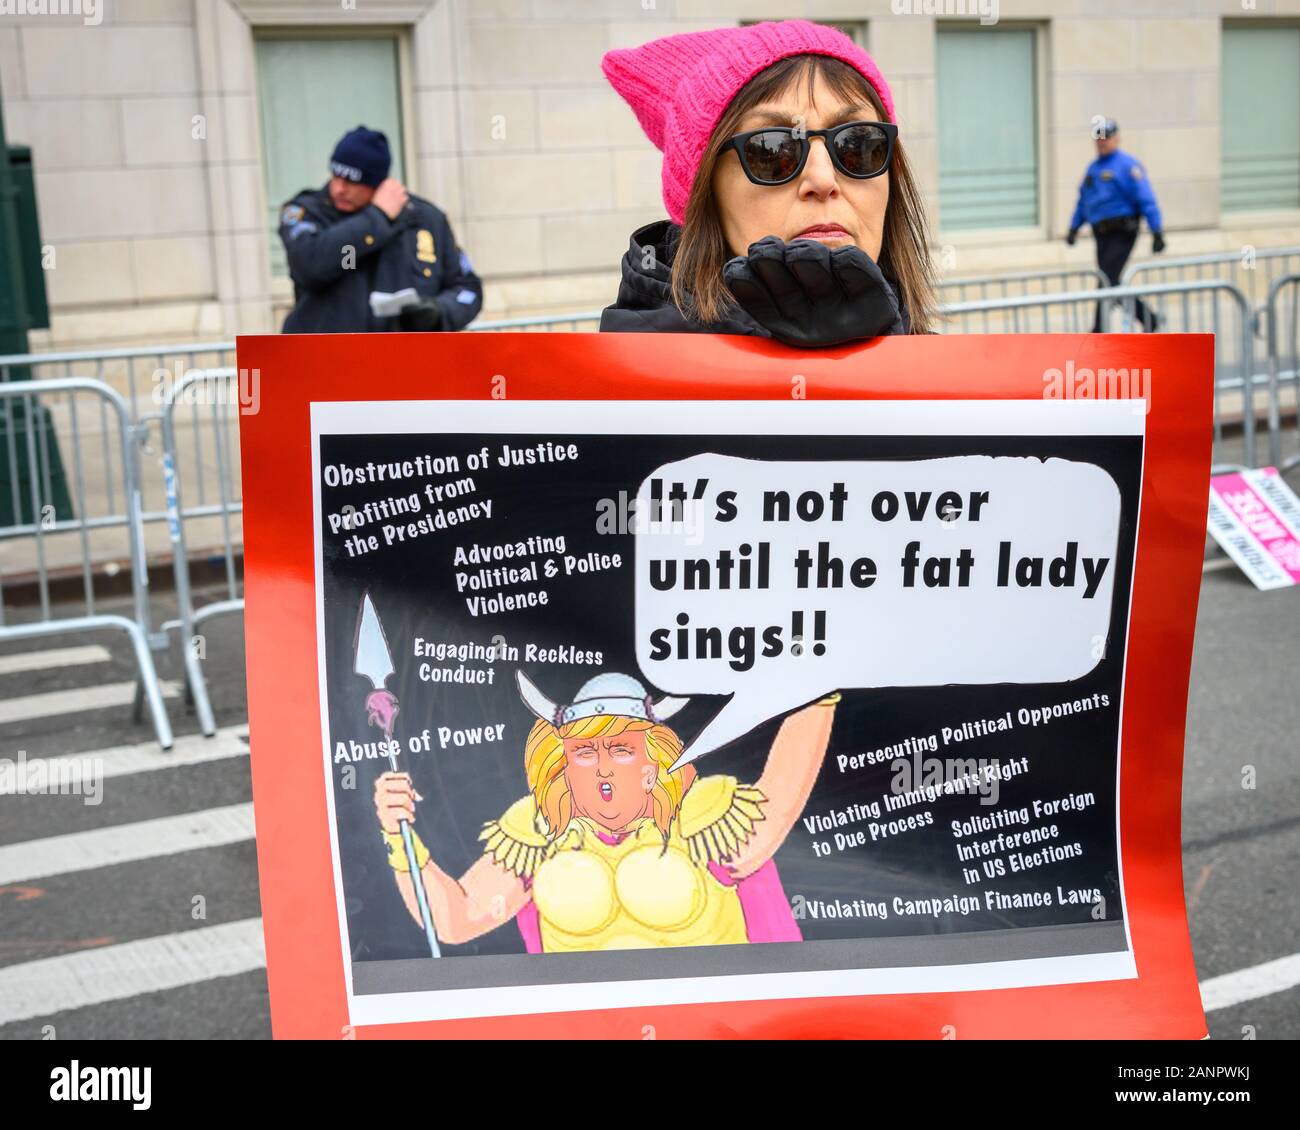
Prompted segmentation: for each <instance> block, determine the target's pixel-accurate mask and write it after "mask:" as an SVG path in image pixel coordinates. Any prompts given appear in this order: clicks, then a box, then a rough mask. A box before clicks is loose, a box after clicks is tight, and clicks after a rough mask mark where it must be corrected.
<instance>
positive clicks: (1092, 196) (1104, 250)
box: [1065, 118, 1165, 333]
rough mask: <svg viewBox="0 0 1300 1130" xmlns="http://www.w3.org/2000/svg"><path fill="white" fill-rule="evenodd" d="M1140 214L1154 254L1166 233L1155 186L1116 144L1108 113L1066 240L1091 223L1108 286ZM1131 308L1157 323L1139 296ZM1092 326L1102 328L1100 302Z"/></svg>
mask: <svg viewBox="0 0 1300 1130" xmlns="http://www.w3.org/2000/svg"><path fill="white" fill-rule="evenodd" d="M1143 216H1145V217H1146V220H1147V226H1148V227H1149V228H1150V229H1151V251H1152V252H1153V253H1154V254H1157V255H1158V254H1160V252H1162V251H1163V250H1164V249H1165V237H1164V228H1163V225H1162V224H1161V220H1160V205H1159V204H1157V203H1156V194H1155V190H1154V189H1153V188H1152V187H1151V181H1150V179H1149V178H1148V177H1147V174H1146V170H1145V169H1144V168H1143V167H1142V164H1141V162H1140V161H1138V159H1137V158H1136V157H1133V156H1130V155H1129V154H1128V153H1125V152H1124V151H1123V150H1121V149H1120V147H1119V126H1118V125H1117V124H1116V123H1115V121H1114V120H1113V119H1110V118H1107V119H1106V121H1105V123H1104V124H1103V125H1102V129H1101V136H1100V137H1098V138H1097V159H1096V160H1095V161H1093V163H1092V164H1091V165H1089V166H1088V171H1087V173H1085V174H1084V177H1083V183H1082V184H1081V185H1080V186H1079V203H1078V204H1077V205H1076V206H1075V209H1074V218H1073V219H1072V220H1071V221H1070V233H1069V235H1067V236H1066V237H1065V242H1066V243H1067V244H1069V245H1070V246H1071V247H1073V246H1074V241H1075V240H1076V239H1077V238H1078V236H1079V228H1081V227H1082V226H1083V225H1084V224H1085V223H1087V224H1091V225H1092V234H1093V236H1094V237H1095V238H1096V240H1097V266H1099V267H1100V268H1101V271H1102V274H1104V275H1105V276H1106V278H1107V279H1109V280H1110V285H1111V286H1118V285H1119V277H1120V275H1121V274H1122V273H1123V271H1124V264H1125V263H1127V262H1128V257H1129V255H1130V254H1132V252H1133V244H1134V243H1136V242H1137V237H1138V232H1139V231H1140V230H1141V228H1142V217H1143ZM1136 313H1137V317H1138V320H1139V321H1141V323H1142V326H1143V328H1144V329H1146V330H1147V331H1148V332H1155V331H1156V330H1158V329H1159V328H1160V321H1161V318H1160V315H1159V314H1157V313H1156V312H1155V311H1154V310H1152V309H1151V308H1150V307H1148V306H1147V305H1146V303H1144V302H1143V301H1142V300H1141V299H1138V301H1137V303H1136ZM1092 332H1093V333H1100V332H1101V305H1100V304H1099V305H1098V306H1097V318H1096V321H1095V322H1094V323H1093V327H1092Z"/></svg>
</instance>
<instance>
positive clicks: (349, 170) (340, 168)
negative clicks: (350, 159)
mask: <svg viewBox="0 0 1300 1130" xmlns="http://www.w3.org/2000/svg"><path fill="white" fill-rule="evenodd" d="M330 169H331V170H332V171H333V173H334V175H335V176H336V177H342V178H343V179H344V180H350V181H352V182H353V183H354V184H360V183H361V177H362V176H363V174H362V172H361V170H360V169H358V168H355V167H353V166H352V165H345V164H344V163H343V162H342V161H332V162H331V163H330Z"/></svg>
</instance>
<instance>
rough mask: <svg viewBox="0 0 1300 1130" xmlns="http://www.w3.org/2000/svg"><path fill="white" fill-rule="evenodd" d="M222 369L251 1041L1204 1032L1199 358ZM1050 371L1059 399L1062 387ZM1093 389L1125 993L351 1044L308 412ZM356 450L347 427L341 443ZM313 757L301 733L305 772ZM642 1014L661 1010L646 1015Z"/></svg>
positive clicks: (1208, 370) (823, 357)
mask: <svg viewBox="0 0 1300 1130" xmlns="http://www.w3.org/2000/svg"><path fill="white" fill-rule="evenodd" d="M238 348H239V366H240V368H241V369H245V370H257V371H258V373H259V377H260V379H259V381H258V384H257V387H258V389H259V396H258V398H257V400H258V402H257V404H256V405H255V409H256V410H255V411H252V412H250V413H248V414H246V415H245V416H244V417H243V418H242V421H241V441H242V459H243V473H244V496H245V504H244V505H245V510H244V536H245V547H246V548H245V553H246V558H245V560H246V608H247V611H246V624H247V650H248V684H249V711H250V727H251V743H252V768H253V785H254V803H255V811H256V821H257V849H258V865H259V873H260V877H261V887H262V903H263V920H264V923H265V932H266V952H267V966H268V980H269V985H270V992H271V1007H272V1023H273V1028H274V1032H275V1034H276V1036H278V1037H314V1038H339V1037H346V1036H348V1035H357V1036H366V1037H445V1038H477V1037H526V1038H527V1037H535V1038H552V1037H554V1036H555V1035H556V1034H557V1033H563V1034H564V1035H566V1036H570V1037H583V1036H585V1037H593V1038H643V1037H644V1036H645V1035H646V1034H647V1033H650V1034H653V1035H655V1036H658V1037H659V1038H675V1037H734V1036H743V1037H757V1036H785V1037H790V1036H796V1037H845V1036H890V1037H899V1036H904V1037H915V1038H941V1037H943V1036H944V1035H949V1034H950V1035H955V1036H956V1037H957V1038H981V1037H1010V1038H1042V1037H1076V1038H1077V1037H1082V1038H1096V1037H1115V1036H1130V1037H1180V1038H1199V1037H1201V1036H1203V1035H1204V1034H1205V1021H1204V1016H1203V1013H1202V1011H1201V1006H1200V999H1199V992H1198V989H1197V984H1196V977H1195V970H1194V966H1193V963H1192V955H1191V949H1190V942H1189V938H1188V932H1187V921H1186V915H1185V908H1184V899H1183V885H1182V867H1181V853H1180V804H1181V769H1182V749H1183V725H1184V721H1183V720H1184V715H1185V705H1186V700H1187V687H1188V676H1189V670H1190V662H1191V650H1192V635H1193V630H1194V625H1195V614H1196V605H1197V599H1198V593H1199V584H1200V564H1201V557H1202V548H1203V540H1204V529H1205V512H1206V481H1207V476H1208V469H1209V461H1210V438H1211V437H1210V412H1211V400H1210V397H1211V389H1212V381H1213V339H1212V337H1210V336H1208V335H1204V336H1202V335H1186V336H1184V335H1140V336H1138V335H1110V336H1106V335H1097V336H1092V335H1044V336H932V337H917V338H885V339H881V340H878V341H875V342H871V343H868V344H864V345H860V346H854V347H845V348H841V349H833V350H822V351H816V352H802V351H798V350H791V349H786V348H782V347H779V346H775V345H772V344H770V343H767V342H761V341H756V340H749V339H738V338H717V337H709V336H705V335H698V336H696V335H680V336H676V335H671V336H670V335H655V336H642V335H603V336H599V335H598V336H588V335H569V334H503V335H488V334H484V335H460V336H451V335H439V336H438V337H436V338H430V337H427V336H417V335H385V336H351V335H349V336H335V337H323V336H322V337H279V338H273V337H260V338H243V339H241V340H240V342H239V347H238ZM1067 360H1068V361H1069V362H1070V372H1071V374H1072V377H1073V381H1072V382H1071V381H1067V382H1065V383H1064V384H1063V383H1062V381H1061V375H1062V373H1063V372H1065V371H1066V364H1067ZM1117 369H1123V370H1125V371H1127V372H1130V373H1133V374H1134V375H1135V376H1136V375H1137V374H1139V373H1141V374H1143V378H1142V380H1141V381H1140V382H1136V383H1135V385H1134V387H1135V388H1137V389H1140V395H1127V396H1125V397H1124V400H1125V403H1126V404H1127V406H1128V410H1130V411H1135V412H1138V413H1140V414H1141V416H1142V425H1141V427H1140V428H1139V429H1134V431H1135V432H1136V434H1140V435H1141V437H1142V443H1141V457H1140V475H1139V480H1140V492H1139V494H1138V495H1136V496H1135V497H1134V499H1133V501H1134V504H1135V508H1136V510H1137V521H1136V524H1135V528H1134V529H1133V530H1131V531H1130V534H1131V535H1132V536H1133V538H1134V541H1135V552H1134V554H1133V556H1132V573H1131V587H1130V589H1129V592H1130V600H1129V605H1128V620H1127V635H1126V647H1125V649H1124V652H1123V670H1122V688H1123V697H1122V710H1121V711H1120V713H1119V717H1118V724H1119V730H1120V746H1121V747H1122V750H1123V755H1122V757H1120V758H1119V761H1118V790H1117V797H1116V808H1117V814H1118V842H1119V857H1120V861H1121V862H1120V868H1121V869H1122V890H1123V902H1124V915H1123V922H1124V927H1125V930H1126V935H1125V937H1126V948H1125V952H1126V954H1127V955H1128V957H1129V959H1130V962H1131V968H1132V974H1134V975H1128V976H1118V977H1115V978H1112V979H1098V977H1096V976H1088V977H1086V978H1085V977H1077V978H1071V979H1073V980H1080V981H1085V982H1086V983H1074V984H1070V983H1049V984H1039V983H1029V982H1025V981H1023V980H1021V981H1016V980H1011V981H1008V982H1006V984H1009V985H1011V986H1019V987H999V986H998V984H997V983H996V977H994V978H993V980H991V981H990V980H985V981H983V982H981V985H982V991H907V992H891V991H888V990H882V989H872V990H870V991H869V992H867V993H863V994H853V993H846V994H845V995H842V996H839V995H833V994H831V993H829V992H828V991H826V990H825V989H824V988H823V989H819V990H818V991H817V994H816V995H815V996H813V995H810V996H806V997H805V996H800V995H798V993H796V992H792V993H789V994H788V995H787V994H786V993H785V992H782V993H781V994H777V995H774V996H772V997H771V999H748V998H745V997H743V996H741V997H737V996H735V995H734V994H732V995H723V996H719V997H717V998H716V999H709V998H708V997H704V998H698V997H697V998H695V999H700V1000H703V1001H704V1002H705V1003H674V1004H669V1005H661V1004H656V1003H653V999H654V998H653V997H652V996H651V997H646V998H644V999H643V1000H642V999H639V1003H637V1004H635V1005H634V1006H627V1007H614V1008H604V1007H600V997H599V994H598V993H597V994H595V995H588V996H586V997H584V998H583V1001H582V1003H581V1004H580V1005H577V1006H576V1008H574V1009H570V1008H566V1007H564V994H563V993H559V992H557V993H553V994H552V995H551V996H550V997H549V998H548V997H546V996H545V995H544V994H543V995H542V996H541V997H540V998H538V999H542V1000H546V999H552V1000H554V1001H556V1003H557V1006H558V1007H557V1008H556V1010H555V1011H549V1012H548V1011H540V1010H539V1006H538V1005H537V1003H536V1000H533V1001H532V1003H530V1004H529V1005H528V1006H527V1008H526V1009H524V1008H521V1009H520V1010H519V1011H521V1012H523V1013H525V1014H522V1015H510V1014H509V1013H510V1012H511V1007H510V1005H509V1003H508V1002H509V999H510V997H509V993H508V992H504V993H503V994H502V995H501V996H500V997H499V998H498V999H500V1000H501V1001H503V1002H505V1003H503V1004H501V1005H500V1006H499V1008H500V1012H501V1013H502V1014H501V1015H488V1014H479V1015H473V1016H470V1015H468V1014H464V1015H465V1017H466V1018H463V1019H444V1020H416V1019H410V1020H408V1021H407V1022H404V1023H396V1022H386V1023H366V1022H358V1015H359V1013H358V1011H357V1009H356V1007H355V1000H354V998H353V994H352V992H351V991H350V988H349V985H350V982H349V976H350V972H353V971H350V970H349V967H348V946H347V942H346V931H345V930H344V929H343V928H342V926H341V922H343V921H345V920H346V919H345V908H344V905H343V904H344V901H345V900H344V897H343V893H342V888H341V887H340V885H339V874H338V867H337V863H338V860H337V851H338V828H337V827H336V826H334V825H332V822H331V813H333V811H334V808H333V794H332V793H331V789H330V784H329V778H327V776H326V775H325V774H323V773H322V726H323V720H324V719H327V716H328V709H327V708H328V704H327V703H326V702H325V701H324V696H323V694H322V689H321V688H322V686H323V685H324V684H323V675H322V671H323V667H322V663H321V660H322V658H323V657H322V655H321V654H320V651H321V642H320V641H321V639H322V638H323V637H322V635H321V633H320V631H319V623H318V617H319V616H320V614H321V612H320V609H321V600H320V593H319V592H318V583H319V581H318V577H319V570H320V559H319V557H318V552H317V545H318V535H319V534H320V520H319V515H318V510H317V507H318V504H319V498H318V497H317V495H316V493H315V491H316V488H317V485H318V484H317V483H316V482H315V480H314V472H313V468H314V466H315V464H314V462H313V461H314V459H316V458H317V457H318V454H319V453H318V451H315V450H314V449H313V445H314V443H316V442H317V440H314V439H313V436H314V434H315V435H317V436H318V437H320V436H323V434H324V432H323V431H322V429H320V428H319V426H318V427H317V429H316V432H315V433H314V431H313V412H314V411H315V413H316V415H317V416H318V417H319V418H321V419H323V418H326V417H328V416H330V412H329V411H327V410H326V408H325V406H331V405H346V406H356V407H355V408H354V407H342V408H338V409H335V410H334V414H335V416H337V414H338V413H339V412H341V413H343V414H345V415H346V414H347V413H348V412H352V411H354V410H355V411H356V412H357V419H358V420H359V421H361V420H363V419H364V418H366V413H365V412H364V411H362V408H361V406H365V408H366V409H367V410H368V409H371V408H375V407H376V406H380V407H382V406H384V405H390V404H399V405H410V404H417V403H421V402H428V401H431V400H436V401H438V402H440V403H447V404H451V403H453V402H457V403H459V402H466V403H472V402H482V403H483V404H484V405H490V404H492V403H493V402H497V403H504V404H506V405H509V407H510V411H511V412H512V413H514V414H516V415H524V416H526V415H527V412H528V408H527V406H528V404H530V403H537V404H539V409H538V413H537V415H538V418H539V419H541V418H543V417H544V416H545V413H544V412H543V411H542V408H543V407H544V402H563V403H566V404H582V405H585V406H586V409H585V410H586V413H587V414H586V416H585V417H584V418H590V419H594V418H596V417H597V416H598V412H597V409H598V408H599V406H601V405H604V406H606V408H605V409H601V410H602V411H605V412H606V415H608V416H610V417H613V418H615V419H617V418H618V410H619V405H620V403H621V402H634V403H636V404H638V405H643V404H646V403H647V402H667V403H671V404H675V405H677V406H678V411H679V412H680V416H681V419H682V421H683V423H682V428H683V430H689V428H690V427H691V424H690V420H691V416H692V413H691V408H690V405H691V402H697V401H698V402H702V404H701V408H700V414H701V415H702V416H705V415H708V414H709V412H712V413H713V417H714V418H716V417H717V410H716V409H714V408H710V409H708V410H707V411H706V406H708V405H713V406H716V405H719V404H731V405H733V406H734V409H735V416H736V420H737V421H740V422H741V424H743V421H744V419H745V411H746V410H745V405H746V403H747V402H770V404H771V405H773V406H774V405H777V404H785V405H791V402H792V399H793V400H797V401H800V402H804V401H806V402H807V403H808V405H809V406H811V405H815V404H818V403H820V402H843V403H844V413H845V415H846V416H848V415H851V414H852V412H851V410H852V411H856V406H857V405H858V404H859V403H860V402H879V403H880V405H881V409H882V415H883V414H884V412H883V410H884V409H885V407H887V406H888V405H889V404H907V403H912V404H917V405H922V406H923V405H924V404H933V405H936V406H938V407H939V408H941V407H942V406H943V404H944V403H945V402H958V403H960V404H968V405H970V404H976V402H978V405H979V406H981V407H980V408H979V410H980V411H985V410H987V411H988V412H989V413H990V414H992V413H993V412H994V411H1003V412H1004V413H1005V415H1006V417H1007V418H1008V419H1011V418H1014V417H1015V416H1016V415H1017V413H1018V412H1019V411H1020V409H1019V408H1018V407H1017V405H1018V404H1033V405H1042V404H1043V403H1044V402H1045V401H1047V402H1057V401H1059V402H1061V403H1062V406H1064V403H1065V402H1067V401H1073V400H1076V399H1077V398H1090V397H1095V396H1097V395H1098V386H1097V385H1096V384H1093V383H1089V384H1088V385H1087V386H1086V387H1085V386H1084V385H1083V384H1081V383H1079V378H1080V374H1084V373H1095V372H1098V371H1103V370H1109V371H1111V372H1114V371H1115V370H1117ZM792 389H794V390H796V391H794V392H793V396H792ZM1108 391H1110V392H1111V393H1112V395H1114V394H1115V391H1116V390H1115V388H1114V387H1113V386H1112V387H1111V388H1110V389H1109V390H1108ZM503 394H504V402H502V396H503ZM850 402H852V403H850ZM998 405H1002V406H1004V408H1003V409H1001V410H998V409H997V408H996V406H998ZM313 406H315V408H313ZM1035 410H1036V411H1037V409H1035ZM397 411H398V412H400V411H402V409H400V408H399V409H398V410H397ZM475 411H478V409H475ZM764 412H773V413H777V412H779V409H776V408H775V407H771V408H767V407H765V408H764ZM971 412H972V413H973V414H974V413H975V409H971ZM756 414H757V411H756ZM937 415H938V416H942V413H941V412H939V413H937ZM467 418H468V417H467ZM476 418H477V417H476ZM1061 418H1062V420H1064V419H1065V415H1062V416H1061ZM737 426H740V425H739V424H738V425H737ZM1070 426H1071V427H1074V426H1075V425H1074V424H1071V425H1070ZM604 428H605V431H606V432H610V431H614V432H617V430H618V428H617V426H610V425H605V426H604ZM357 430H358V431H364V430H365V429H364V425H363V424H361V423H359V424H358V428H357ZM484 430H488V429H484ZM505 430H509V429H505ZM539 430H540V429H539ZM593 430H595V429H594V428H593ZM626 430H627V432H628V434H629V435H636V434H638V427H637V422H636V418H635V417H629V418H628V420H627V424H626ZM813 442H814V443H815V442H816V441H815V438H814V441H813ZM1062 677H1064V676H1062ZM668 689H671V688H668ZM828 689H829V688H828ZM328 740H329V739H328V735H326V736H325V741H326V750H327V752H328V748H329V746H328ZM815 944H816V945H822V944H823V943H820V942H819V943H815ZM763 948H765V949H770V950H771V951H772V952H778V953H779V952H781V951H782V949H783V947H779V946H773V947H763ZM356 956H357V955H356V953H355V952H353V953H352V957H354V958H355V957H356ZM656 956H657V955H656ZM459 960H462V959H460V958H451V959H444V962H445V964H447V965H452V964H453V963H454V962H455V961H459ZM472 960H474V961H478V962H488V961H493V960H495V959H493V958H474V959H472ZM521 960H533V961H541V962H543V963H544V962H548V961H550V960H551V958H550V957H541V958H523V959H521ZM561 960H565V961H570V960H579V961H580V960H582V958H580V957H579V958H576V959H574V958H571V957H569V956H566V957H565V958H563V959H561ZM977 960H987V959H977ZM465 968H468V966H466V967H465ZM748 983H750V984H757V983H758V982H757V981H754V982H748ZM820 983H821V984H823V985H824V984H825V982H820ZM845 983H846V984H848V983H851V982H850V981H848V980H846V982H845ZM954 983H955V982H954ZM907 984H908V987H909V988H910V987H914V982H910V981H909V982H907ZM628 999H631V998H628ZM664 999H678V1000H681V999H683V998H682V997H680V996H678V997H673V996H672V994H666V995H665V998H664ZM367 1015H369V1014H367Z"/></svg>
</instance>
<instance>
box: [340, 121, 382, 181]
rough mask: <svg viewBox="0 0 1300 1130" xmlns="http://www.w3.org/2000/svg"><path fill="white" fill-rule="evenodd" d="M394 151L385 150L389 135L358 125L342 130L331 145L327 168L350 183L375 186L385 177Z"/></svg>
mask: <svg viewBox="0 0 1300 1130" xmlns="http://www.w3.org/2000/svg"><path fill="white" fill-rule="evenodd" d="M392 163H393V155H392V154H391V153H390V152H389V151H388V138H386V137H385V136H384V135H383V134H382V133H380V132H379V131H378V130H375V129H366V127H365V126H357V128H356V129H354V130H352V132H351V133H345V134H344V135H343V138H342V140H341V141H340V142H339V143H338V144H337V145H336V146H335V147H334V156H333V157H331V158H330V170H331V171H332V172H333V173H334V175H335V176H336V177H342V178H343V179H344V180H349V181H351V182H352V183H353V184H365V185H369V186H370V187H371V188H378V187H379V186H380V184H382V183H383V182H384V181H385V180H386V179H387V177H388V170H389V168H390V167H391V166H392Z"/></svg>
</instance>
